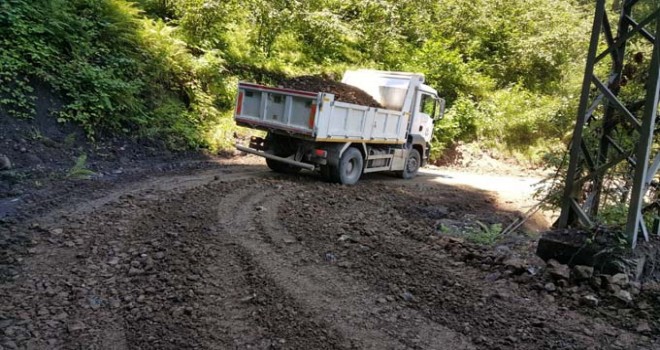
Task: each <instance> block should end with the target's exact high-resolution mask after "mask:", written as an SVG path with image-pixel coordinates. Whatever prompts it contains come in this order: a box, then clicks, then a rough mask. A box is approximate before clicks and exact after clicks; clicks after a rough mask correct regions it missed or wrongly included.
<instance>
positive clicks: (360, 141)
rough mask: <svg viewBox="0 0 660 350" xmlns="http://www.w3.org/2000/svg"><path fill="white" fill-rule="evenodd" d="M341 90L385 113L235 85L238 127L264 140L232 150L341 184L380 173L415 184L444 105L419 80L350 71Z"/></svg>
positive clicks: (322, 95) (310, 94)
mask: <svg viewBox="0 0 660 350" xmlns="http://www.w3.org/2000/svg"><path fill="white" fill-rule="evenodd" d="M342 83H345V84H348V85H351V86H354V87H357V88H359V89H361V90H363V91H364V92H366V93H368V94H369V95H371V96H372V97H373V98H374V99H375V100H376V101H377V102H378V103H380V105H382V106H383V107H384V108H375V107H368V106H363V105H358V104H351V103H344V102H339V101H335V96H334V95H333V94H331V93H326V92H317V91H300V90H293V89H286V88H282V87H268V86H263V85H257V84H251V83H245V82H241V83H239V85H238V96H237V99H236V100H237V104H236V110H235V116H234V118H235V121H236V123H237V124H238V125H240V126H244V127H248V128H253V129H259V130H263V131H266V132H267V136H266V137H265V138H260V137H252V138H251V139H250V144H249V145H247V146H244V145H236V148H237V149H238V150H240V151H243V152H246V153H251V154H255V155H258V156H261V157H264V158H266V163H267V164H268V167H269V168H270V169H272V170H273V171H276V172H284V173H294V172H297V171H299V170H300V169H308V170H312V171H320V172H321V174H322V175H323V176H324V177H325V178H326V179H327V180H329V181H332V182H338V183H342V184H346V185H352V184H355V183H356V182H357V181H358V180H359V179H360V176H362V174H364V173H373V172H379V171H390V172H396V173H397V174H398V175H399V176H401V177H403V178H405V179H409V178H412V177H414V176H415V175H416V174H417V171H418V170H419V168H420V167H421V166H423V165H424V164H425V163H426V162H427V160H428V157H429V151H430V142H431V137H432V136H433V123H434V121H436V120H438V119H440V118H442V115H443V113H444V105H445V103H444V100H443V99H441V98H440V97H438V93H437V92H436V90H434V89H432V88H431V87H429V86H427V85H425V84H424V76H423V75H422V74H416V73H404V72H385V71H375V70H355V71H347V72H346V73H345V74H344V76H343V79H342Z"/></svg>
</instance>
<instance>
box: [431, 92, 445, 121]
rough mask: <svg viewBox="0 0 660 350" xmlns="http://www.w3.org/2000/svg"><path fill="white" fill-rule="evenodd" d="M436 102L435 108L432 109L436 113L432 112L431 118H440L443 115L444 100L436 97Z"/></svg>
mask: <svg viewBox="0 0 660 350" xmlns="http://www.w3.org/2000/svg"><path fill="white" fill-rule="evenodd" d="M436 102H437V104H436V108H437V110H436V111H434V112H436V113H434V116H433V120H440V119H442V118H444V116H445V100H444V99H442V98H439V97H438V99H437V100H436Z"/></svg>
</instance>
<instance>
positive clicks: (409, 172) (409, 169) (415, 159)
mask: <svg viewBox="0 0 660 350" xmlns="http://www.w3.org/2000/svg"><path fill="white" fill-rule="evenodd" d="M421 164H422V156H420V155H419V151H418V150H416V149H414V148H413V149H411V150H410V153H409V154H408V158H406V164H405V165H404V168H403V171H400V172H399V173H398V174H399V176H400V177H401V178H403V179H406V180H409V179H412V178H414V177H415V176H417V172H419V168H420V166H421Z"/></svg>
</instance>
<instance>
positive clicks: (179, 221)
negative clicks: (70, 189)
mask: <svg viewBox="0 0 660 350" xmlns="http://www.w3.org/2000/svg"><path fill="white" fill-rule="evenodd" d="M232 169H233V168H232V167H231V166H230V167H227V168H226V169H223V170H222V171H221V170H213V171H202V172H193V173H190V174H187V175H181V176H171V177H167V178H161V179H152V180H149V181H147V182H145V181H142V182H137V183H134V184H126V185H123V186H122V188H121V189H117V190H115V191H110V192H109V193H108V195H107V196H104V197H102V198H99V199H97V200H96V201H94V202H88V203H85V204H84V205H82V206H78V207H76V206H65V207H64V208H62V210H58V211H55V212H52V213H51V214H49V215H46V216H44V215H40V216H39V217H38V218H36V217H35V218H33V219H31V220H24V221H22V222H20V223H15V224H14V225H12V226H1V227H0V237H1V238H2V241H1V242H2V244H3V248H8V247H9V248H11V249H6V250H4V252H5V253H4V255H3V256H2V262H1V263H2V266H3V270H2V272H3V280H2V283H1V284H0V315H2V316H0V331H1V332H2V333H0V334H2V335H3V337H2V338H1V339H0V344H2V346H3V347H6V348H14V347H19V348H21V347H23V348H42V349H47V348H48V349H50V348H64V349H73V348H81V347H82V348H115V349H129V348H131V349H136V348H139V349H190V348H204V349H232V348H258V349H263V348H275V349H309V348H314V349H589V348H591V349H610V348H619V349H633V348H634V349H653V348H657V346H658V345H659V344H660V343H658V340H659V339H658V337H657V334H658V333H657V330H658V326H660V325H658V324H657V316H658V309H657V308H656V307H655V306H654V305H655V304H649V303H648V301H645V300H649V299H647V298H649V297H651V296H653V294H641V295H637V296H635V297H634V301H633V302H632V303H631V304H627V305H626V304H620V303H617V301H616V300H612V301H610V300H602V301H601V304H599V306H590V305H583V304H582V303H581V302H580V298H581V295H582V294H584V293H592V291H587V290H583V289H582V288H586V287H582V286H580V287H578V288H575V290H573V289H572V288H573V286H572V285H568V284H565V283H563V282H562V283H560V282H558V281H556V282H555V283H556V284H557V286H556V287H555V288H554V289H553V288H551V287H552V286H549V285H548V284H547V283H549V281H552V279H551V278H552V277H551V276H550V274H549V273H548V271H549V269H548V268H547V267H546V266H545V265H544V264H542V262H539V261H538V260H534V259H531V258H529V254H530V252H531V251H533V247H531V246H530V244H529V242H517V243H516V242H514V243H512V244H510V245H503V246H497V247H496V248H492V247H483V246H478V245H474V244H470V243H466V242H463V241H462V240H460V239H456V238H451V237H445V236H443V234H442V232H439V230H438V227H437V226H438V221H439V220H445V219H446V220H455V221H458V220H471V221H475V220H476V221H479V222H482V223H484V224H485V225H489V224H492V223H496V222H504V221H508V220H510V219H511V218H512V217H513V216H515V215H517V214H516V213H512V212H507V211H504V210H501V209H500V208H498V207H497V206H496V204H495V203H496V201H495V200H494V198H493V197H492V196H491V195H490V194H488V193H486V192H482V191H477V190H472V189H469V188H465V187H453V186H448V185H443V184H437V183H431V182H427V181H418V182H404V181H400V180H395V179H389V178H387V177H384V176H381V177H375V178H371V179H367V180H365V181H363V182H361V183H360V184H358V185H357V186H356V187H344V186H339V185H333V184H327V183H323V182H321V181H320V180H319V179H318V178H316V177H314V176H308V175H300V176H274V175H272V174H271V173H269V172H267V171H265V168H264V167H263V166H241V167H239V168H236V169H237V171H232ZM553 286H554V285H553ZM575 296H577V298H575ZM574 299H575V300H574ZM643 301H644V302H646V304H643ZM610 310H614V313H615V314H614V315H613V314H611V313H610ZM619 310H625V312H624V311H621V312H617V311H619ZM640 310H641V311H640ZM640 320H641V321H644V322H647V324H646V326H647V328H644V327H641V328H640V327H639V325H638V323H637V322H638V321H640Z"/></svg>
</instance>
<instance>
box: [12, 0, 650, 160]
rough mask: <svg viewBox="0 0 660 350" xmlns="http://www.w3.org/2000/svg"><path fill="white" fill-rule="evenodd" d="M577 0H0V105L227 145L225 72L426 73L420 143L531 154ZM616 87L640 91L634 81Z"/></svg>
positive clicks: (574, 40)
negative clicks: (429, 110)
mask: <svg viewBox="0 0 660 350" xmlns="http://www.w3.org/2000/svg"><path fill="white" fill-rule="evenodd" d="M583 6H586V5H582V2H580V1H575V0H549V1H548V0H521V1H508V2H507V1H499V0H475V1H470V2H466V1H460V0H446V1H431V0H397V1H395V0H342V1H339V0H319V1H307V0H296V1H285V0H275V1H272V0H245V1H240V2H239V1H237V0H228V1H219V0H136V1H135V2H131V1H128V0H34V1H28V0H5V1H3V2H2V3H0V38H2V39H0V40H1V41H2V45H0V62H1V65H0V80H2V82H3V84H0V109H2V110H3V111H5V112H8V113H10V114H12V115H15V116H18V117H21V118H30V117H31V116H33V115H34V113H35V109H34V96H33V94H34V91H33V86H34V85H35V84H36V83H45V84H46V85H48V86H50V87H51V88H52V89H53V90H54V91H55V92H56V93H57V94H58V95H59V96H61V98H62V100H63V102H64V106H63V107H62V109H61V110H59V111H58V112H57V116H56V117H57V118H59V120H60V121H62V122H74V123H77V124H79V125H81V126H82V127H83V128H84V129H85V130H86V132H87V134H88V136H90V137H95V135H97V134H98V133H116V132H120V133H121V132H123V133H127V134H131V135H135V136H138V137H151V138H160V139H162V140H163V141H164V142H165V143H166V144H167V145H168V146H169V147H171V148H173V149H187V148H198V147H209V148H212V149H217V148H222V147H227V146H229V145H230V144H231V135H232V134H233V132H234V130H235V127H234V126H233V123H232V121H231V115H232V110H233V103H234V96H235V93H236V92H235V84H236V82H237V81H238V80H254V81H258V82H263V83H273V82H275V81H277V80H278V79H279V78H281V77H282V76H286V75H296V74H310V73H312V74H318V73H327V74H329V75H333V76H336V77H339V76H340V75H341V74H342V73H343V71H344V70H346V69H350V68H363V67H368V68H379V69H388V70H408V71H418V72H421V73H424V74H425V75H426V77H427V82H428V84H429V85H431V86H434V87H436V88H437V89H438V91H439V93H440V95H441V96H443V97H444V98H445V99H446V100H447V102H448V104H447V107H448V110H447V117H446V118H445V119H444V120H443V121H442V122H440V123H438V125H437V126H436V130H435V140H434V144H435V145H436V146H437V147H436V149H435V150H434V156H437V155H438V154H439V150H441V149H442V148H444V147H446V146H447V145H449V144H451V143H452V142H456V141H459V140H461V141H478V142H480V143H482V144H483V145H485V146H488V147H498V148H501V149H503V150H510V151H515V152H522V153H524V154H529V155H530V156H529V158H535V157H536V155H535V154H536V150H537V149H539V148H543V147H546V145H547V144H550V143H558V141H561V140H562V139H563V138H564V136H565V134H566V132H567V130H568V129H569V128H570V125H571V122H572V120H573V119H574V118H573V115H574V110H575V106H574V103H573V101H575V100H576V96H575V95H576V92H577V90H578V86H579V83H580V79H579V78H576V77H580V76H581V74H582V66H583V63H582V62H583V58H584V52H585V49H586V39H587V33H588V28H589V22H590V14H591V6H590V5H589V7H588V8H583ZM633 95H634V96H632V95H631V96H630V99H635V98H638V96H637V95H639V94H633Z"/></svg>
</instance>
